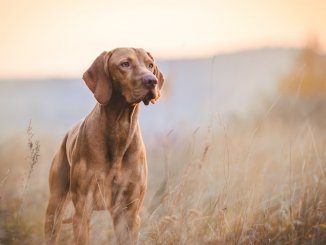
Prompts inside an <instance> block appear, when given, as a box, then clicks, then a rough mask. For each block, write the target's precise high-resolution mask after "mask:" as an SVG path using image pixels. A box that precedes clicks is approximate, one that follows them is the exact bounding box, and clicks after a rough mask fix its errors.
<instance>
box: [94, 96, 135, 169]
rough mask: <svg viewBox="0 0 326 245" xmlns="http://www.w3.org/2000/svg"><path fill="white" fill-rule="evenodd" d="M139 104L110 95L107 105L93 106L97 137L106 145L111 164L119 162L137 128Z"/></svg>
mask: <svg viewBox="0 0 326 245" xmlns="http://www.w3.org/2000/svg"><path fill="white" fill-rule="evenodd" d="M139 109H140V105H139V104H130V103H127V102H126V101H125V100H124V99H122V98H121V97H119V96H112V97H111V99H110V101H109V103H108V104H107V105H100V104H97V105H96V106H95V108H94V111H93V112H94V113H95V114H96V118H97V119H96V120H97V121H98V122H97V124H94V125H98V126H99V128H98V130H96V131H97V132H98V135H97V136H98V137H99V138H100V139H102V140H104V142H105V144H106V145H107V150H108V152H107V153H108V158H109V160H110V161H111V162H113V164H115V163H116V162H117V163H119V162H121V160H122V158H123V157H124V154H125V153H126V151H127V149H128V147H129V145H130V143H131V141H132V140H133V138H134V136H135V133H136V131H137V129H138V114H139Z"/></svg>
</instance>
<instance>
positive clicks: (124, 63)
mask: <svg viewBox="0 0 326 245" xmlns="http://www.w3.org/2000/svg"><path fill="white" fill-rule="evenodd" d="M120 65H121V66H122V67H129V66H130V63H129V62H128V61H125V62H122V63H121V64H120Z"/></svg>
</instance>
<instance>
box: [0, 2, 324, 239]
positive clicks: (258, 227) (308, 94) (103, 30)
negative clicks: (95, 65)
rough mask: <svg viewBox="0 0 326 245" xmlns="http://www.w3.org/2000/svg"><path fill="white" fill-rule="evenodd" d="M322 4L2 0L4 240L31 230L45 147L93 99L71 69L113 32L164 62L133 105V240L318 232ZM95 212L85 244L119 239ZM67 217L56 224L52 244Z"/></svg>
mask: <svg viewBox="0 0 326 245" xmlns="http://www.w3.org/2000/svg"><path fill="white" fill-rule="evenodd" d="M325 9H326V3H325V1H323V0H320V1H319V0H316V1H313V2H311V1H308V0H289V1H280V0H274V1H269V0H268V1H258V0H243V1H219V0H214V1H210V0H201V1H184V0H180V1H170V0H166V1H148V0H137V1H131V0H126V1H123V2H121V1H88V0H83V1H75V0H72V1H62V0H58V1H41V0H29V1H25V0H12V1H8V0H4V1H1V3H0V16H1V22H0V34H1V45H0V54H1V55H0V115H1V124H0V145H1V147H0V243H3V244H21V243H22V242H23V243H24V244H39V243H41V241H42V226H43V218H44V212H45V207H46V204H47V197H48V186H47V176H48V171H49V167H50V164H51V161H52V157H53V155H54V153H55V151H56V149H57V148H58V146H59V144H60V141H61V139H62V138H63V136H64V134H65V132H66V131H67V130H68V129H69V128H70V127H72V126H73V125H74V123H75V122H77V121H79V120H80V119H81V118H82V117H85V116H86V115H87V114H88V113H89V112H90V110H91V109H92V108H93V106H94V105H95V103H96V101H95V99H94V98H93V96H92V94H91V93H90V91H89V90H88V88H87V87H86V86H85V84H84V82H83V80H82V79H81V77H82V74H83V72H84V71H85V70H86V69H87V68H88V67H89V66H90V64H91V63H92V62H93V60H94V59H95V58H96V57H97V56H98V55H99V54H100V53H101V52H102V51H103V50H110V49H113V48H116V47H124V46H126V47H141V48H144V49H146V50H147V51H150V52H151V54H152V55H153V56H154V57H155V58H156V62H157V64H158V66H159V67H160V69H161V71H162V72H163V73H164V75H165V77H166V82H165V86H164V90H163V93H162V97H161V99H160V101H159V102H158V103H157V104H155V105H150V106H144V105H142V112H141V115H140V124H141V128H142V133H143V136H144V140H145V145H146V146H147V151H148V158H149V160H148V162H149V189H148V193H147V196H146V200H145V204H144V207H143V210H142V220H143V223H142V224H143V225H142V229H141V240H140V242H141V244H159V243H160V244H162V243H163V244H185V243H187V244H189V243H190V244H223V243H233V244H238V243H243V244H248V243H249V244H251V243H267V242H268V243H269V242H272V243H273V242H290V243H293V242H299V243H300V242H308V243H311V244H323V243H325V242H326V215H325V214H326V204H325V202H326V197H325V193H326V187H325V185H326V183H325V182H326V179H325V170H326V169H325V168H326V130H325V127H326V55H325V52H326V32H325V31H326V15H325V13H324V12H325ZM72 212H73V209H72V208H71V210H70V215H71V213H72ZM67 216H69V214H67ZM94 216H95V217H94V219H93V221H92V234H93V235H92V240H91V241H92V243H94V244H105V243H107V242H108V241H114V236H113V228H112V225H111V221H110V217H109V215H107V216H103V215H101V214H99V215H97V214H95V215H94ZM71 232H72V231H71V227H70V226H69V225H64V227H63V231H62V238H61V242H62V244H67V243H69V242H71V240H70V239H71ZM95 234H96V235H95Z"/></svg>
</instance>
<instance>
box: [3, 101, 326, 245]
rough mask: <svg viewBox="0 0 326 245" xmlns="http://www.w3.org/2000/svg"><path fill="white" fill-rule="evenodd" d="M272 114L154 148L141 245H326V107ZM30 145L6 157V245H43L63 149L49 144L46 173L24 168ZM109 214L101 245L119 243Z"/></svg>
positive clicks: (7, 151) (13, 148) (97, 234)
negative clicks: (55, 165)
mask: <svg viewBox="0 0 326 245" xmlns="http://www.w3.org/2000/svg"><path fill="white" fill-rule="evenodd" d="M313 103H315V106H314V105H313ZM268 105H269V106H267V107H266V106H262V110H261V112H259V111H258V112H256V113H255V114H253V115H251V116H250V117H248V118H249V119H244V118H239V117H234V118H232V119H228V120H227V119H223V118H219V117H216V118H214V117H213V118H212V121H211V124H210V125H209V126H207V127H204V128H198V129H195V130H193V131H190V132H185V131H184V130H181V129H178V130H176V129H175V130H173V131H170V132H168V133H167V134H166V135H165V136H162V137H158V138H157V141H156V142H157V144H156V145H155V146H147V151H148V164H149V180H148V186H149V188H148V192H147V195H146V199H145V204H144V206H143V208H142V210H141V217H142V226H141V231H140V244H267V243H272V244H288V243H290V244H325V243H326V178H325V177H326V176H325V173H326V131H325V124H324V121H323V120H320V118H321V117H320V115H324V114H323V113H325V112H326V103H325V101H323V102H320V101H319V102H309V103H307V102H303V101H295V102H293V103H292V101H291V100H288V99H281V100H280V99H278V100H277V103H270V102H268ZM270 105H272V106H270ZM325 115H326V114H325ZM324 118H325V117H324ZM24 140H26V139H24ZM22 142H23V141H21V140H20V139H18V140H15V141H11V142H6V143H4V144H3V145H2V147H1V148H0V159H1V175H0V181H1V182H0V183H1V186H0V188H1V206H0V208H1V209H0V215H1V217H0V220H1V221H0V225H1V226H0V237H1V238H0V239H1V242H2V243H4V244H39V243H40V242H41V241H42V225H43V223H42V222H43V218H44V212H45V205H46V202H47V201H46V200H47V195H48V187H47V174H48V170H49V166H50V162H51V158H52V156H53V153H54V151H55V149H56V147H57V145H58V144H59V142H54V140H53V139H52V138H51V137H48V138H44V139H42V141H41V142H42V148H41V149H39V150H40V155H41V156H40V159H39V161H38V162H39V165H33V166H32V167H31V165H29V166H26V165H25V164H23V163H24V162H26V156H28V155H29V152H31V151H30V150H29V149H26V147H25V146H24V144H22ZM145 143H146V142H145ZM34 145H35V142H34ZM30 167H31V168H30ZM28 169H32V170H33V172H32V174H31V177H30V179H31V180H30V184H29V185H28V188H27V190H26V195H24V200H23V205H24V206H25V207H24V208H23V212H22V213H21V219H20V220H19V221H17V222H16V221H15V215H14V214H15V212H16V210H17V206H19V205H21V204H20V203H21V202H22V199H21V198H20V196H19V193H18V192H17V190H18V189H19V186H20V185H21V184H19V183H22V180H23V177H24V176H26V171H27V170H28ZM27 172H28V171H27ZM71 212H73V211H72V210H70V211H69V212H68V214H67V217H69V216H70V215H71ZM102 214H103V212H102V213H100V214H99V213H97V212H96V213H94V215H93V219H92V222H91V225H92V236H91V242H92V244H106V243H108V242H109V241H111V242H112V241H114V232H113V227H112V223H111V221H110V217H109V215H108V214H106V215H102ZM8 227H9V228H8ZM71 236H72V227H71V225H63V231H62V236H61V243H62V244H67V243H68V244H69V242H71Z"/></svg>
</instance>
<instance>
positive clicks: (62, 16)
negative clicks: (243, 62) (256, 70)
mask: <svg viewBox="0 0 326 245" xmlns="http://www.w3.org/2000/svg"><path fill="white" fill-rule="evenodd" d="M325 11H326V0H236V1H235V0H228V1H226V0H212V1H210V0H199V1H191V0H180V1H177V0H174V1H172V0H164V1H156V0H124V1H122V0H119V1H112V0H107V1H98V0H93V1H91V0H1V2H0V16H1V21H0V36H1V45H0V77H27V76H38V77H46V76H81V73H82V71H84V70H85V69H86V68H87V67H88V66H89V65H90V63H91V62H92V61H93V59H94V58H95V57H96V56H97V55H98V54H100V53H101V51H103V50H110V49H112V48H115V47H118V46H133V47H143V48H145V49H147V50H149V51H151V53H152V54H153V55H154V56H155V57H157V58H178V57H206V56H210V55H213V54H216V53H220V52H229V51H234V50H240V49H246V48H257V47H264V46H295V47H299V46H302V45H303V44H304V43H305V40H306V39H307V37H308V36H309V35H318V37H319V40H320V42H321V44H322V48H323V50H324V51H325V48H326V14H325Z"/></svg>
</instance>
